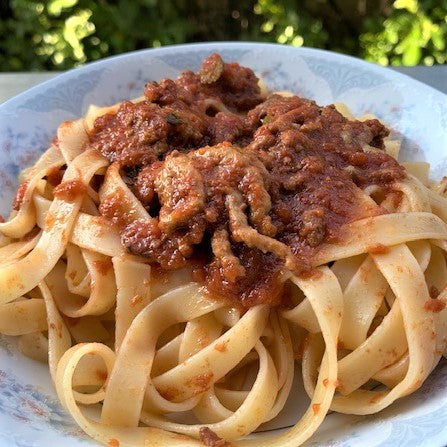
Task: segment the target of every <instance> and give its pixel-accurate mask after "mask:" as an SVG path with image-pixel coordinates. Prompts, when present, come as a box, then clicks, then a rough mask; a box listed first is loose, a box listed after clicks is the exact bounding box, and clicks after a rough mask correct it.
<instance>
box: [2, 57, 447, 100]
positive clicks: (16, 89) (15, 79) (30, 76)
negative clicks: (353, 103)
mask: <svg viewBox="0 0 447 447" xmlns="http://www.w3.org/2000/svg"><path fill="white" fill-rule="evenodd" d="M389 69H392V70H396V71H398V72H400V73H404V74H406V75H408V76H411V77H412V78H415V79H417V80H419V81H422V82H425V83H426V84H428V85H431V86H432V87H434V88H436V89H438V90H440V91H441V92H444V93H446V94H447V65H437V66H433V67H424V66H416V67H392V68H389ZM58 74H60V72H54V71H53V72H27V73H20V72H19V73H0V104H1V103H2V102H4V101H6V100H7V99H9V98H12V97H13V96H15V95H17V94H19V93H21V92H23V91H24V90H26V89H28V88H30V87H32V86H34V85H36V84H39V83H40V82H43V81H46V80H48V79H50V78H52V77H54V76H56V75H58Z"/></svg>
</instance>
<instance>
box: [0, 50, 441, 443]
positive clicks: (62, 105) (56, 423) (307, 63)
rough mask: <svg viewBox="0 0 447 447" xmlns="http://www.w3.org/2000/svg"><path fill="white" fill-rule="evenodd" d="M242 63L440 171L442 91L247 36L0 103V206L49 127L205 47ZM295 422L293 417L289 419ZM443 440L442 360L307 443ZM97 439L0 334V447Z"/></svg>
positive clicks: (129, 92) (153, 53) (149, 56)
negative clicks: (410, 390)
mask: <svg viewBox="0 0 447 447" xmlns="http://www.w3.org/2000/svg"><path fill="white" fill-rule="evenodd" d="M216 51H217V52H219V53H220V54H221V55H222V56H223V57H224V59H225V60H227V61H230V60H235V61H238V62H240V63H241V64H243V65H246V66H249V67H251V68H253V69H254V70H255V72H256V73H257V74H258V75H260V76H261V77H262V78H263V79H264V81H265V82H266V84H267V86H268V87H269V88H270V89H275V90H292V91H294V92H295V93H297V94H299V95H302V96H306V97H309V98H313V99H315V100H316V101H317V102H318V103H320V104H329V103H332V102H335V101H343V102H345V103H346V104H348V106H349V107H350V108H351V110H352V111H353V113H354V114H363V113H374V114H375V115H377V116H378V117H379V118H380V119H382V120H384V121H385V122H386V123H388V125H389V126H390V127H391V128H392V129H393V130H394V131H395V132H396V133H398V134H401V135H402V136H403V151H402V159H406V160H409V159H411V160H427V161H429V162H430V163H431V164H432V175H433V177H434V178H440V177H442V175H443V174H447V96H445V95H444V94H442V93H440V92H438V91H437V90H434V89H432V88H430V87H428V86H426V85H424V84H422V83H420V82H418V81H415V80H413V79H410V78H408V77H406V76H404V75H401V74H399V73H395V72H393V71H391V70H388V69H385V68H381V67H378V66H375V65H372V64H369V63H366V62H363V61H360V60H357V59H354V58H351V57H348V56H342V55H339V54H335V53H330V52H326V51H320V50H311V49H306V48H299V49H296V48H291V47H286V46H278V45H268V44H252V43H213V44H198V45H182V46H174V47H165V48H160V49H155V50H144V51H139V52H134V53H129V54H124V55H121V56H117V57H113V58H110V59H104V60H102V61H99V62H96V63H94V64H90V65H87V66H85V67H83V68H80V69H77V70H73V71H70V72H68V73H65V74H63V75H60V76H58V77H56V78H53V79H51V80H50V81H47V82H45V83H43V84H41V85H38V86H36V87H34V88H32V89H30V90H28V91H26V92H25V93H22V94H20V95H19V96H17V97H15V98H13V99H11V100H9V101H7V102H6V103H4V104H2V105H0V213H2V214H3V215H8V213H9V209H10V204H11V200H12V197H13V195H14V192H15V189H16V187H17V175H18V173H19V171H20V170H21V169H23V168H24V167H26V166H29V165H30V164H32V163H33V162H34V161H35V160H36V158H37V156H38V155H39V153H40V152H42V151H43V150H44V149H45V148H46V147H47V146H48V144H49V141H50V140H51V138H52V136H53V135H54V134H55V130H56V128H57V125H58V124H59V123H60V122H62V121H64V120H69V119H73V118H76V117H78V116H80V115H82V114H83V113H85V111H86V109H87V107H88V105H89V104H92V103H94V104H99V105H106V104H111V103H115V102H117V101H121V100H123V99H126V98H133V97H136V96H139V95H141V93H142V89H143V86H144V83H145V82H147V81H149V80H158V79H160V78H162V77H172V76H176V75H177V74H178V72H179V71H180V70H182V69H186V68H189V69H197V68H198V67H199V65H200V62H201V60H202V59H203V58H204V57H205V56H207V55H209V54H210V53H212V52H216ZM293 419H297V417H296V416H294V418H293ZM446 444H447V362H446V361H443V362H442V363H441V364H440V365H439V366H438V367H437V368H436V370H435V371H434V372H433V374H432V375H431V376H430V377H429V379H428V380H427V381H426V383H425V384H424V385H423V387H422V388H421V389H420V390H418V391H417V392H416V393H414V394H412V395H411V396H408V397H406V398H404V399H401V400H400V401H398V402H396V403H395V404H393V405H392V406H391V407H390V408H388V409H386V410H384V411H382V412H381V413H379V414H377V415H374V416H368V417H360V416H345V415H337V414H331V415H329V416H328V417H327V418H326V421H325V422H324V424H323V426H322V427H321V428H320V429H319V430H318V432H317V433H316V434H315V435H314V436H313V437H312V438H311V440H310V441H309V442H308V443H307V444H306V445H325V446H340V447H341V446H343V447H348V446H354V445H355V446H365V447H372V446H393V447H394V446H406V447H416V446H430V447H443V446H445V445H446ZM62 445H64V447H74V446H89V445H96V444H95V443H94V442H93V441H91V440H89V439H87V437H86V436H84V435H83V434H82V432H81V431H80V430H79V429H78V428H77V426H76V425H75V424H74V423H73V422H72V420H71V418H70V417H69V416H68V415H67V414H66V412H65V411H64V410H63V409H62V408H61V406H60V405H59V403H58V401H57V398H56V396H55V392H54V390H53V387H52V384H51V382H50V377H49V374H48V369H47V367H46V366H45V365H41V364H39V363H37V362H34V361H32V360H29V359H27V358H24V357H22V356H21V355H20V354H18V353H17V352H16V350H15V348H14V343H13V341H12V340H10V339H7V338H5V337H3V338H0V446H8V447H25V446H26V447H31V446H48V447H52V446H62Z"/></svg>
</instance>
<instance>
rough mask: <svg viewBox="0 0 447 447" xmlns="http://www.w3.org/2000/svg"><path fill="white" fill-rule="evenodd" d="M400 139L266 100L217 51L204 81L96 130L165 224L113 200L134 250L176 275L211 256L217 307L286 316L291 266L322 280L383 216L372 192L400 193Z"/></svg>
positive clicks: (209, 274) (325, 110)
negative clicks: (369, 198) (318, 259)
mask: <svg viewBox="0 0 447 447" xmlns="http://www.w3.org/2000/svg"><path fill="white" fill-rule="evenodd" d="M388 133H389V132H388V130H387V129H386V128H385V127H384V126H383V125H382V124H381V123H380V122H379V121H378V120H375V119H373V120H366V121H364V122H361V121H350V120H348V119H346V118H345V117H343V116H342V115H341V114H340V113H339V112H338V111H337V110H336V109H335V107H334V106H333V105H329V106H319V105H317V104H316V103H315V102H314V101H311V100H308V99H304V98H300V97H298V96H292V97H283V96H280V95H275V94H272V95H269V96H267V97H266V98H265V97H263V96H262V95H261V92H260V89H259V87H258V78H257V77H256V76H255V75H254V73H253V72H252V71H251V70H250V69H248V68H245V67H241V66H240V65H238V64H236V63H230V64H228V63H225V62H224V61H223V60H222V59H221V58H220V56H219V55H217V54H213V55H211V56H210V57H209V58H207V59H206V60H205V61H204V63H203V65H202V68H201V69H200V70H199V71H198V72H197V73H193V72H191V71H185V72H183V73H182V74H181V75H180V76H179V77H178V78H177V79H176V80H172V79H163V80H162V81H160V82H150V83H149V84H147V85H146V88H145V100H144V101H142V102H139V103H136V104H134V103H132V102H124V103H122V105H121V106H120V107H119V109H118V111H117V112H116V113H115V114H106V115H104V116H101V117H99V118H97V119H96V121H95V123H94V129H93V131H92V133H91V135H90V146H91V147H93V148H96V149H98V150H99V151H101V153H102V154H103V155H104V156H105V157H107V158H108V159H109V160H110V161H112V162H113V161H115V162H118V163H119V165H120V167H121V174H122V176H123V179H124V181H125V182H126V183H127V184H128V186H129V187H130V188H131V190H132V192H133V193H134V194H135V195H136V197H137V198H138V199H139V200H140V201H141V203H142V204H143V205H144V206H145V207H146V209H147V210H148V211H149V213H150V215H151V216H153V217H152V218H151V219H147V220H133V219H132V218H130V217H131V216H128V215H126V213H125V212H124V211H123V209H122V208H121V202H122V201H121V200H114V199H113V198H106V200H105V201H104V202H103V203H102V204H101V206H100V211H101V213H102V214H103V215H105V216H106V217H108V218H109V219H111V220H113V221H114V222H115V223H117V225H118V226H119V227H120V231H121V238H122V243H123V245H124V246H125V247H126V248H127V250H128V251H129V252H131V253H135V254H138V255H141V256H144V257H146V258H147V259H148V260H149V262H151V263H152V264H154V265H158V266H159V267H160V268H161V269H163V270H175V269H180V268H183V267H185V266H186V265H187V264H189V263H191V260H193V259H196V258H197V257H199V256H200V259H202V267H201V268H200V269H199V270H200V274H198V277H201V278H202V279H203V280H204V283H205V285H206V287H207V289H208V291H209V292H210V293H211V294H212V295H213V296H214V297H217V298H220V299H224V300H227V301H229V302H232V303H237V304H240V305H242V306H243V307H250V306H253V305H256V304H259V303H268V304H270V305H272V306H273V305H278V304H281V301H282V298H283V295H284V294H283V293H282V277H281V271H282V270H283V269H284V266H286V268H288V269H290V270H292V271H293V272H294V273H295V274H300V275H305V276H307V277H314V276H315V271H314V270H312V259H313V257H314V256H315V254H316V253H317V252H318V250H319V248H320V247H321V246H322V245H323V244H325V243H336V242H337V241H340V240H342V238H343V234H342V227H343V225H345V224H346V223H349V222H352V221H354V220H357V219H360V218H364V217H368V216H372V215H377V214H378V213H380V212H383V210H380V209H379V211H378V209H377V207H375V206H369V205H367V204H366V202H364V201H362V197H364V195H363V192H362V190H363V189H364V188H366V187H367V186H369V185H377V186H379V187H380V188H382V189H383V191H385V192H390V191H392V188H393V184H394V183H395V182H396V181H399V180H402V179H403V178H405V172H404V169H403V167H401V166H400V165H399V164H398V163H397V162H396V161H395V160H394V159H393V158H392V157H390V156H389V155H387V154H386V153H385V151H384V150H383V147H384V143H383V139H384V137H386V136H387V135H388ZM62 185H63V184H62ZM62 185H60V186H62ZM60 186H59V187H60ZM59 187H57V188H59ZM372 251H373V252H375V253H385V252H386V247H382V246H377V247H372Z"/></svg>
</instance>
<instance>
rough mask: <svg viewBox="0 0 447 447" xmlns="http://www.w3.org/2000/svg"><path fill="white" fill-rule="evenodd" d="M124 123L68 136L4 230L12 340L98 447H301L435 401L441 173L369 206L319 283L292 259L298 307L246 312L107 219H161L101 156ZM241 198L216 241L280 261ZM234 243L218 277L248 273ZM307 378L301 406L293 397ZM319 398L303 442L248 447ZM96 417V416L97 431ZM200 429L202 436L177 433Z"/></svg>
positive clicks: (440, 310) (320, 260)
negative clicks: (288, 408) (109, 202)
mask: <svg viewBox="0 0 447 447" xmlns="http://www.w3.org/2000/svg"><path fill="white" fill-rule="evenodd" d="M202 76H203V73H202ZM202 82H204V81H203V80H202ZM206 82H215V80H214V78H213V77H212V76H211V80H210V79H206ZM118 107H119V106H114V107H109V108H98V107H91V108H90V110H89V112H88V114H87V115H86V117H85V118H82V119H80V120H78V121H74V122H66V123H63V124H62V125H61V126H59V128H58V133H57V140H54V141H53V144H52V145H51V147H50V148H49V149H48V150H47V151H46V152H45V153H44V154H43V155H42V156H41V158H40V159H39V160H38V161H37V162H36V164H35V165H34V166H33V167H31V168H30V169H27V170H26V171H24V173H23V174H22V176H21V179H20V180H21V182H22V186H21V187H20V188H19V191H18V194H17V197H16V203H15V211H13V212H12V214H11V216H10V218H9V219H8V220H7V221H6V222H3V223H1V224H0V243H1V248H0V303H1V304H0V333H3V334H6V335H12V336H16V337H18V346H19V348H20V350H21V351H22V352H23V353H24V354H25V355H27V356H29V357H31V358H34V359H37V360H41V361H48V363H49V370H50V374H51V377H52V379H53V381H54V384H55V387H56V390H57V393H58V396H59V398H60V400H61V402H62V404H63V405H64V406H65V408H66V409H67V410H68V412H69V413H70V414H71V415H72V416H73V418H74V419H75V421H76V422H77V423H78V424H79V426H80V427H81V428H82V429H83V430H84V431H85V432H86V433H87V434H88V435H90V436H91V437H92V438H94V439H95V440H97V441H99V442H101V443H103V444H105V445H109V446H148V445H160V446H200V445H204V444H205V445H207V446H211V447H213V446H223V445H235V446H249V445H253V446H257V447H262V446H269V447H275V446H278V447H286V446H290V447H296V446H298V445H300V444H302V443H303V442H304V441H306V440H307V439H309V438H310V437H311V436H312V434H313V433H314V432H315V430H317V428H318V427H319V425H320V424H321V423H322V421H323V420H324V418H325V416H326V414H327V413H328V411H329V410H332V411H336V412H340V413H348V414H359V415H360V414H361V415H364V414H371V413H376V412H378V411H380V410H382V409H384V408H385V407H387V406H389V405H390V404H392V403H393V402H394V401H395V400H396V399H398V398H401V397H403V396H406V395H408V394H410V393H412V392H414V391H415V390H417V389H418V388H419V387H420V386H421V385H422V383H423V382H424V381H425V379H426V378H427V377H428V376H429V374H430V373H431V372H432V371H433V369H434V368H435V367H436V365H437V364H438V362H439V361H440V359H441V357H442V356H443V354H444V356H446V354H447V351H446V343H447V309H446V307H445V304H446V301H447V287H446V285H447V263H446V251H447V193H446V191H447V182H446V179H444V180H443V181H441V182H440V183H439V184H435V183H434V182H432V181H431V180H429V166H428V164H426V163H403V166H404V167H405V169H406V174H405V176H404V177H401V178H399V179H398V180H396V181H394V182H393V184H392V187H390V188H385V189H384V188H381V187H380V186H378V185H375V184H369V185H367V186H366V187H365V188H364V189H359V191H360V192H359V194H360V195H359V200H360V201H361V202H362V203H363V204H365V206H366V207H367V209H368V210H369V211H368V215H367V216H366V217H361V218H359V219H353V220H351V221H349V222H346V223H343V226H342V228H341V232H340V236H339V238H338V239H334V240H332V241H325V242H324V243H322V244H321V245H320V246H319V248H318V250H316V251H315V252H312V253H313V255H312V259H311V270H308V271H307V272H306V274H300V273H299V272H296V271H294V270H293V268H288V266H289V264H287V262H288V260H289V258H288V257H287V256H289V252H287V253H286V255H284V263H283V264H282V265H283V267H282V270H281V276H280V282H281V284H282V286H281V287H282V288H283V289H282V290H283V293H284V294H286V295H287V302H285V301H284V302H282V304H281V303H280V304H279V305H278V302H275V303H274V305H272V303H269V302H262V301H257V302H254V303H250V305H247V306H241V305H238V304H237V303H235V302H232V301H228V300H225V299H219V298H213V296H212V294H210V293H209V290H208V289H207V288H206V287H205V286H204V284H203V281H201V280H198V279H197V275H196V274H195V273H196V272H195V264H194V263H192V262H191V263H190V264H188V262H186V265H185V266H183V267H181V268H178V269H174V270H166V269H165V270H163V269H160V267H159V266H156V265H155V263H154V262H153V260H151V261H150V262H149V261H148V258H147V257H145V256H143V255H141V253H139V254H138V255H137V254H135V251H134V254H132V253H130V252H129V250H126V247H125V246H124V245H123V243H122V242H123V241H122V239H123V235H122V233H120V229H119V227H118V226H117V224H116V221H113V219H111V218H110V216H106V215H104V214H105V213H102V214H101V213H100V211H101V204H102V203H103V202H104V201H105V199H110V198H111V197H116V198H118V199H119V202H120V206H121V208H120V210H121V213H125V215H126V216H127V217H126V218H128V219H130V220H132V221H134V220H139V221H141V220H144V219H150V218H151V217H150V214H149V213H150V212H151V211H150V210H149V211H148V207H145V206H143V205H142V203H141V200H139V198H137V197H136V195H135V194H134V192H133V190H132V188H131V187H130V186H129V184H128V182H126V178H125V176H124V174H123V172H122V170H121V169H120V165H119V164H117V163H116V162H111V160H110V159H109V158H107V157H106V156H104V155H103V154H101V153H100V152H99V151H98V149H97V148H96V147H92V145H91V144H90V135H91V132H92V129H93V128H94V126H95V122H96V121H95V120H96V119H97V118H98V117H101V116H105V114H109V115H113V114H115V113H117V109H118ZM221 109H222V107H221ZM338 110H339V111H340V112H341V113H342V114H343V115H344V116H346V117H347V118H348V119H350V120H354V118H353V117H352V116H350V115H349V112H348V111H347V109H346V107H345V106H343V105H338ZM224 112H225V111H224ZM370 118H371V117H364V118H362V119H361V120H363V121H364V120H367V119H370ZM170 119H171V121H173V120H174V118H170ZM174 121H175V120H174ZM177 124H178V123H177ZM177 124H173V125H177ZM384 145H385V148H384V149H375V148H373V147H369V146H368V147H366V146H365V148H364V150H365V151H368V150H369V151H379V150H380V151H383V150H384V151H385V152H386V153H387V154H388V155H390V156H392V157H394V158H396V159H397V156H398V150H399V143H398V142H396V141H393V140H391V139H390V138H389V137H385V139H384ZM220 150H221V149H220ZM225 150H226V149H225ZM228 150H229V149H228ZM235 154H236V155H235V156H238V157H239V156H240V155H238V154H239V152H237V151H236V152H235ZM244 172H246V171H244ZM178 175H181V174H178ZM244 175H245V174H244ZM265 184H267V183H265ZM266 188H267V186H266ZM231 194H233V195H231ZM228 197H230V199H227V202H226V203H227V206H228V209H229V211H228V212H229V216H230V217H229V219H230V227H229V229H228V232H227V233H226V234H225V233H222V232H220V233H217V234H218V235H220V236H225V238H227V239H225V240H227V241H230V242H231V244H233V243H234V238H238V237H239V238H240V240H239V241H238V243H242V242H243V243H245V244H249V243H250V242H249V241H250V240H255V242H252V243H253V245H256V244H257V243H258V241H261V242H262V243H263V244H264V243H265V244H266V243H267V242H268V241H267V239H269V238H268V237H267V236H266V234H267V232H264V233H263V238H261V239H260V237H258V236H256V239H253V238H254V236H253V231H255V230H253V229H251V230H250V229H247V228H248V226H247V228H246V230H244V231H246V232H245V233H242V232H241V231H240V229H239V230H238V231H239V232H237V231H236V230H235V229H234V228H236V227H235V224H234V223H233V221H235V220H236V217H238V216H240V214H237V209H236V211H234V210H232V208H231V204H232V203H233V202H232V200H233V199H232V197H233V198H234V197H236V199H237V198H238V197H239V196H237V195H236V196H235V195H234V192H229V193H228ZM236 199H234V200H236ZM162 205H163V204H162ZM244 209H245V208H244V207H242V206H241V207H240V208H239V210H242V211H241V213H242V219H245V221H247V217H246V215H245V211H244ZM371 210H372V211H374V212H372V211H371ZM232 212H233V214H231V213H232ZM129 216H130V217H129ZM160 216H162V212H161V211H160ZM251 217H252V216H249V221H250V222H253V221H252V220H250V219H251ZM264 217H265V216H264ZM231 219H233V221H232V220H231ZM160 220H161V217H160ZM263 222H264V223H265V221H263ZM253 225H254V224H253ZM244 228H245V227H244ZM256 228H260V226H257V227H256ZM250 231H251V232H250ZM261 233H262V231H261V230H259V234H261ZM247 234H249V235H250V237H252V239H249V237H248V236H247ZM244 238H245V239H244ZM271 239H272V240H275V239H274V237H271ZM213 241H214V242H213V243H214V244H217V242H216V239H213ZM241 241H242V242H241ZM230 242H228V245H225V244H223V245H221V246H219V247H221V248H222V247H224V248H225V247H226V249H227V251H226V252H225V256H226V257H224V256H222V257H221V262H225V260H228V259H230V261H231V262H233V261H234V263H236V260H235V259H234V258H231V257H228V256H229V251H228V247H229V246H230ZM311 242H312V241H310V242H309V243H311ZM259 243H260V242H259ZM269 243H270V242H269ZM278 244H279V242H278ZM256 246H257V247H258V245H256ZM216 247H217V245H213V250H214V253H220V252H219V250H218V249H216ZM262 247H263V248H262V249H261V250H262V251H263V252H264V253H265V252H268V251H270V252H274V253H276V255H277V256H278V257H280V256H281V253H283V252H282V251H281V250H282V249H280V248H277V245H274V244H273V245H272V244H271V245H263V246H262ZM278 247H279V245H278ZM275 250H277V251H275ZM233 256H235V255H233ZM290 256H292V255H290ZM216 257H218V255H217V254H216ZM236 258H237V256H236ZM292 258H293V256H292ZM230 261H228V262H230ZM231 262H230V263H231ZM231 266H232V267H234V265H233V264H232V265H231ZM243 268H245V270H246V271H248V270H247V269H248V267H247V266H243ZM238 271H239V270H238ZM243 274H246V272H245V273H243ZM241 278H242V276H241ZM296 365H299V366H300V371H301V374H302V376H303V381H304V389H303V390H300V389H294V388H293V387H292V383H293V379H294V374H295V370H296V368H295V366H296ZM306 394H307V395H308V396H309V397H310V404H309V407H308V409H307V411H306V412H305V414H304V415H303V416H302V417H301V419H299V420H298V421H297V423H296V425H295V426H293V427H292V428H289V429H288V430H287V431H284V432H282V433H280V434H275V435H273V436H269V437H263V438H262V439H259V438H258V439H256V438H254V439H245V437H246V436H247V435H249V434H250V433H253V432H255V431H256V430H258V429H259V428H262V424H263V423H266V422H268V421H271V420H272V419H274V418H275V417H277V416H278V415H281V410H282V409H283V407H284V405H285V403H286V400H287V398H288V397H289V395H292V396H293V398H294V399H306V398H307V397H306ZM85 406H97V407H99V409H100V417H99V419H92V418H91V417H89V416H87V415H86V414H85V413H84V407H85ZM188 412H189V413H191V412H192V414H193V416H194V417H195V418H196V420H197V423H195V424H192V425H188V424H183V423H180V422H176V419H174V418H172V417H171V415H172V414H173V413H174V414H178V413H188ZM224 440H225V441H227V443H228V444H225V441H224ZM230 443H231V444H230Z"/></svg>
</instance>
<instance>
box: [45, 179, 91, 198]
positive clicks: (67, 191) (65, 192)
mask: <svg viewBox="0 0 447 447" xmlns="http://www.w3.org/2000/svg"><path fill="white" fill-rule="evenodd" d="M86 190H87V187H86V186H85V184H84V183H83V182H82V180H79V179H74V180H67V181H65V182H62V183H60V184H59V185H57V186H56V187H55V188H54V190H53V193H54V197H56V198H57V199H62V200H65V201H67V202H74V201H75V200H76V198H77V197H79V196H80V195H83V194H85V192H86Z"/></svg>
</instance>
